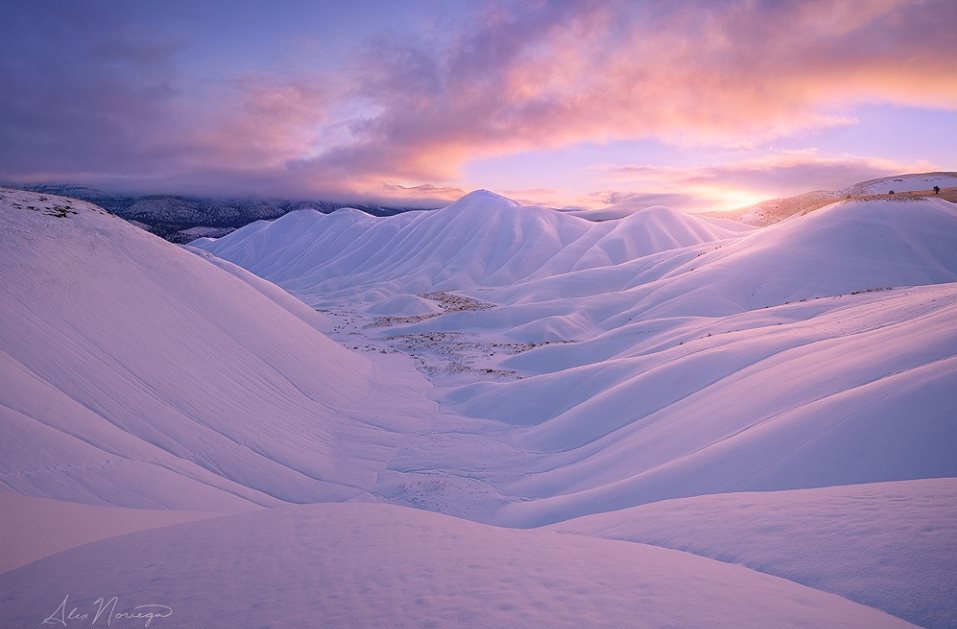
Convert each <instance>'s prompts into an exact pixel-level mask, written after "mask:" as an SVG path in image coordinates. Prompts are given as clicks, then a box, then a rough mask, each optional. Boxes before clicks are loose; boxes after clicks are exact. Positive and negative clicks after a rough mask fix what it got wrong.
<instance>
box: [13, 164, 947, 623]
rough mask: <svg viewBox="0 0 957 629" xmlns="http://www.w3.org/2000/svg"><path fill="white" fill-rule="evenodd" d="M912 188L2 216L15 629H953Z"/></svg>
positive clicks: (932, 365) (917, 198) (933, 202)
mask: <svg viewBox="0 0 957 629" xmlns="http://www.w3.org/2000/svg"><path fill="white" fill-rule="evenodd" d="M917 177H918V176H911V177H910V179H913V181H914V183H913V185H910V186H909V185H908V184H907V182H906V181H905V180H904V179H896V180H894V182H892V183H893V185H896V186H897V187H898V193H900V192H908V193H909V194H907V195H904V194H897V195H893V196H891V195H886V194H883V193H884V192H885V191H884V190H883V187H886V186H885V184H887V183H888V182H886V181H882V182H867V185H864V184H862V185H861V188H860V189H859V190H855V191H854V192H853V194H852V193H851V192H848V193H847V194H846V195H844V198H840V199H836V200H835V202H833V203H831V204H829V205H825V206H823V207H820V208H814V209H813V211H811V210H808V209H807V208H804V209H797V210H793V212H791V215H790V216H788V217H786V218H784V220H775V221H774V222H772V221H769V220H767V221H763V222H762V221H752V222H759V223H762V224H763V223H769V224H767V226H763V227H757V226H755V225H749V224H745V223H742V222H736V221H733V220H730V219H729V218H720V217H714V216H701V215H692V214H686V213H682V212H678V211H675V210H671V209H669V208H667V207H663V206H653V207H649V208H646V209H643V210H640V211H637V212H634V213H630V214H628V215H626V216H623V217H621V218H617V219H613V220H602V221H590V220H586V219H584V218H582V217H580V216H577V215H573V214H570V213H565V212H559V211H556V210H553V209H550V208H545V207H534V206H523V205H521V204H519V203H517V202H515V201H512V200H509V199H507V198H504V197H501V196H498V195H495V194H493V193H490V192H486V191H476V192H473V193H471V194H469V195H466V196H465V197H463V198H462V199H460V200H459V201H457V202H455V203H453V204H451V205H449V206H448V207H445V208H443V209H440V210H435V211H409V212H404V213H401V214H398V215H395V216H388V217H374V216H370V215H369V214H366V213H363V212H360V211H358V210H352V209H341V210H337V211H335V212H332V213H330V214H323V213H321V212H318V211H315V210H308V209H307V210H298V211H293V212H290V213H288V214H286V215H284V216H282V217H281V218H278V219H276V220H273V221H259V222H256V223H252V224H249V225H246V226H245V227H242V228H240V229H238V230H236V231H234V232H232V233H230V234H228V235H226V236H223V237H222V238H219V239H209V238H203V239H199V240H197V241H194V242H193V243H191V244H190V245H189V246H186V247H180V246H176V245H172V244H170V243H168V242H165V241H163V240H161V239H159V238H157V237H155V236H152V235H150V234H148V233H146V232H144V231H142V230H140V229H138V228H136V227H134V226H133V225H131V224H129V223H126V222H124V221H123V220H121V219H119V218H117V217H115V216H111V215H109V214H107V213H106V212H104V211H103V210H102V209H100V208H98V207H97V206H95V205H92V204H89V203H86V202H83V201H77V200H72V199H67V198H63V197H57V196H52V195H41V194H38V193H32V192H26V191H19V190H9V189H0V223H2V224H0V258H2V262H0V277H2V280H0V291H2V298H0V312H2V315H0V320H2V322H3V325H2V326H0V361H2V365H0V378H2V387H0V422H2V429H3V436H4V438H3V439H2V440H0V501H2V504H3V508H2V509H0V534H2V537H3V539H4V540H5V541H4V557H3V563H2V565H0V570H3V572H0V627H5V626H6V625H7V624H9V625H10V626H12V627H28V626H30V627H32V626H39V625H40V624H42V623H44V622H46V624H59V623H61V616H59V615H58V614H60V611H58V610H59V607H58V606H62V607H63V608H64V611H63V614H64V615H65V614H67V613H68V612H69V611H70V608H73V607H76V608H77V609H78V612H77V613H78V614H82V613H87V612H88V611H89V610H91V609H93V610H94V613H95V610H96V609H97V605H96V604H95V601H96V599H97V598H98V597H107V598H109V597H111V596H116V597H117V601H118V602H117V605H118V607H117V609H122V610H131V609H134V608H135V607H136V606H137V605H150V606H153V607H144V608H142V609H141V610H140V611H143V610H147V611H152V612H155V613H156V614H157V615H156V617H154V618H150V619H148V620H149V621H150V622H148V623H147V626H151V627H266V626H269V627H293V626H297V627H353V626H363V627H368V626H395V627H423V626H435V627H447V626H468V627H493V626H494V627H533V626H539V627H565V626H567V627H572V626H576V627H580V626H595V627H598V626H608V627H626V626H627V627H665V626H677V627H885V626H886V627H892V626H893V627H896V626H901V627H903V626H912V625H918V626H928V627H955V626H957V604H955V602H954V601H955V600H957V544H955V540H957V456H955V452H957V450H955V446H957V421H955V420H957V205H955V204H954V203H953V202H952V201H951V200H947V199H948V198H952V195H953V191H954V186H955V184H957V176H955V175H954V174H953V173H943V174H939V175H938V174H932V175H921V176H919V177H920V179H919V180H918V179H917ZM937 184H939V185H940V187H941V188H944V189H945V190H944V194H943V195H942V196H939V195H935V194H933V193H932V192H928V190H927V189H928V188H930V187H931V186H932V185H937ZM848 196H850V197H852V198H846V197H848ZM792 209H793V208H792ZM805 210H806V211H805ZM64 597H66V598H64ZM131 613H132V612H131ZM91 617H92V616H91ZM51 618H52V620H51ZM64 618H65V616H64ZM66 620H68V619H66ZM85 622H86V623H87V624H89V619H87V620H86V621H85ZM100 622H101V623H103V622H104V621H103V620H102V619H101V621H100ZM137 623H138V624H137ZM62 624H63V625H68V626H74V624H75V625H76V626H80V622H79V621H77V622H76V623H73V624H70V623H69V622H66V621H65V622H63V623H62ZM143 624H144V620H143V619H142V617H140V618H139V619H138V620H135V621H134V620H133V619H131V618H128V617H121V618H118V619H116V620H114V625H113V626H117V625H119V626H143Z"/></svg>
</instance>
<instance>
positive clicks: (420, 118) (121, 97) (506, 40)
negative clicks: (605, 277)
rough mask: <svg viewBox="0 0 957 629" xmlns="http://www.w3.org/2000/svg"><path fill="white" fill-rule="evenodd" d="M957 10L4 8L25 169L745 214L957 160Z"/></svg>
mask: <svg viewBox="0 0 957 629" xmlns="http://www.w3.org/2000/svg"><path fill="white" fill-rule="evenodd" d="M954 32H957V2H955V1H954V0H821V1H817V0H802V1H793V2H789V1H776V0H701V1H693V0H689V1H680V0H652V1H643V0H623V1H616V0H608V1H602V2H597V1H596V2H591V1H588V0H579V1H567V2H566V1H554V2H552V1H545V0H520V1H514V2H510V1H495V2H481V1H478V0H474V1H463V2H456V1H454V0H444V1H438V0H404V1H402V2H396V1H394V0H390V1H366V0H351V1H348V2H336V1H333V0H326V1H322V2H315V1H301V2H294V1H262V2H259V1H244V0H231V1H228V2H226V1H222V2H220V1H215V0H208V1H204V2H187V1H180V0H166V1H164V2H126V1H115V2H105V1H99V0H87V1H83V2H80V1H74V2H69V1H66V2H59V1H53V0H23V1H20V0H5V1H4V2H2V3H0V86H2V91H0V181H6V182H14V183H37V182H45V183H50V182H57V183H74V184H82V185H88V186H92V187H97V188H100V189H103V190H106V191H122V192H133V193H169V194H201V195H208V196H225V197H240V196H259V197H267V198H290V199H300V198H317V199H318V198H323V199H330V200H343V201H356V202H358V201H372V202H379V203H391V204H404V205H417V206H433V207H435V206H440V205H443V204H445V203H447V202H449V201H451V200H454V199H455V198H457V197H459V196H461V195H462V194H463V193H464V192H467V191H470V190H473V189H476V188H485V189H488V190H492V191H494V192H497V193H499V194H503V195H506V196H509V197H512V198H515V199H518V200H520V201H523V202H526V203H534V204H543V205H551V206H555V207H585V208H604V207H609V206H614V207H644V206H647V205H653V204H664V205H669V206H671V207H674V208H676V209H682V210H688V211H706V210H725V209H733V208H736V207H742V206H746V205H748V204H751V203H754V202H757V201H760V200H763V199H768V198H775V197H783V196H789V195H793V194H798V193H802V192H807V191H811V190H819V189H827V190H834V189H840V188H844V187H846V186H849V185H851V184H853V183H856V182H859V181H864V180H867V179H873V178H877V177H882V176H888V175H892V174H899V173H905V172H926V171H937V170H945V171H947V170H949V171H954V170H957V150H955V149H954V147H955V146H957V63H955V61H954V60H955V59H957V37H955V36H954Z"/></svg>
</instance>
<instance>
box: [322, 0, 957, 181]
mask: <svg viewBox="0 0 957 629" xmlns="http://www.w3.org/2000/svg"><path fill="white" fill-rule="evenodd" d="M529 7H530V8H529ZM955 23H957V4H955V3H952V2H950V1H949V0H943V1H929V2H924V3H921V5H920V6H919V7H915V5H914V4H913V3H911V2H903V1H882V2H860V1H852V0H846V1H843V2H840V1H837V2H833V1H827V2H773V3H772V2H739V1H725V2H697V3H682V4H680V5H677V4H674V3H665V2H651V3H642V4H640V5H639V4H637V3H628V2H623V3H545V2H539V3H535V4H531V5H523V8H522V9H520V10H517V11H508V12H506V11H503V10H501V9H498V10H491V11H488V12H486V13H484V14H483V15H481V16H480V19H478V20H476V21H475V22H474V23H469V24H467V25H466V26H465V27H463V29H462V30H461V31H460V32H458V33H456V35H455V36H454V37H452V38H451V43H449V44H447V45H445V46H432V42H429V43H426V44H415V43H399V42H392V43H391V44H390V45H389V46H390V47H387V48H385V49H383V48H381V47H380V48H379V49H378V50H377V54H376V55H375V57H374V59H372V60H367V61H366V62H365V63H363V64H362V65H361V66H360V67H359V68H358V69H357V73H358V74H357V80H358V81H359V82H360V84H361V85H362V86H363V87H362V88H361V89H360V90H359V93H358V95H359V96H361V98H362V99H363V100H364V101H365V102H367V103H371V104H372V109H373V110H374V111H375V112H376V113H375V114H374V115H371V116H369V117H367V118H364V119H362V120H361V121H356V122H355V123H354V125H353V127H352V130H353V140H354V141H352V142H350V143H349V144H348V145H343V146H338V147H331V148H329V149H328V150H327V151H326V152H325V153H324V154H323V155H322V156H321V157H320V158H319V159H318V160H316V162H315V163H316V166H317V167H320V168H323V169H328V168H332V169H340V170H341V171H342V172H348V173H353V174H356V173H359V174H365V175H369V176H372V177H377V176H378V177H381V176H386V175H393V176H395V175H398V176H402V177H406V178H410V179H415V178H418V179H424V180H454V179H455V178H456V177H458V176H459V168H460V166H461V165H462V164H463V163H465V162H466V161H468V160H470V159H473V158H476V157H481V156H488V155H496V154H504V153H508V152H512V151H518V150H525V149H529V148H535V149H542V148H549V147H561V146H566V145H569V144H573V143H575V142H579V141H583V140H589V141H595V140H598V141H604V140H615V139H633V138H640V137H657V138H662V139H665V140H666V141H668V142H672V143H677V144H685V145H696V144H697V145H701V144H704V145H723V146H727V145H732V146H750V145H753V144H755V143H757V142H760V141H764V140H767V139H769V138H775V137H781V136H791V135H794V134H796V133H800V132H802V131H806V130H810V129H817V128H821V127H826V126H833V125H842V124H851V123H853V118H852V117H851V116H849V115H848V112H849V109H848V108H849V107H850V106H852V105H853V104H855V103H860V102H891V103H901V104H911V105H922V106H936V107H949V108H953V107H957V76H955V75H957V71H955V69H954V64H953V63H952V60H953V58H955V55H957V38H954V37H953V36H952V29H951V27H952V25H953V24H955Z"/></svg>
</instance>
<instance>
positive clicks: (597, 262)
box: [194, 190, 739, 305]
mask: <svg viewBox="0 0 957 629" xmlns="http://www.w3.org/2000/svg"><path fill="white" fill-rule="evenodd" d="M738 234H739V232H736V231H734V230H730V229H727V228H724V227H721V226H719V225H717V224H716V223H714V222H710V221H708V220H706V219H699V218H696V217H694V216H691V215H687V214H683V213H680V212H675V211H673V210H669V209H668V208H664V207H652V208H648V209H647V210H644V211H642V212H638V213H636V214H633V215H632V216H630V217H628V218H626V219H623V220H620V221H609V222H604V223H597V224H596V223H592V222H590V221H585V220H582V219H578V218H575V217H572V216H568V215H567V214H562V213H560V212H555V211H553V210H549V209H546V208H537V207H522V206H519V205H518V204H517V203H515V202H514V201H511V200H509V199H505V198H504V197H500V196H498V195H495V194H492V193H490V192H487V191H484V190H479V191H476V192H473V193H471V194H469V195H467V196H465V197H463V198H462V199H461V200H459V201H457V202H455V203H453V204H452V205H450V206H448V207H446V208H444V209H442V210H437V211H433V212H409V213H405V214H401V215H399V216H394V217H389V218H386V219H383V220H376V219H374V218H372V217H370V216H368V215H366V214H363V213H361V212H358V211H355V210H348V209H345V210H339V211H337V212H333V213H332V214H330V215H323V214H320V213H318V212H310V211H302V212H294V213H291V214H289V215H287V216H284V217H283V218H282V219H279V220H277V221H273V222H259V223H256V224H253V225H249V226H247V227H245V228H243V229H241V230H238V231H237V232H235V233H233V234H230V235H229V236H227V237H224V238H221V239H219V240H203V241H200V242H197V243H194V244H195V245H196V246H198V247H201V248H203V249H206V250H208V251H210V252H212V253H214V254H216V255H217V256H219V257H221V258H224V259H227V260H230V261H232V262H235V263H236V264H239V265H240V266H243V267H244V268H247V269H249V270H251V271H253V272H254V273H256V274H258V275H261V276H263V277H266V278H269V279H271V280H273V281H276V282H279V283H281V284H282V285H283V286H285V287H287V288H288V289H290V290H293V291H294V292H295V293H296V294H297V295H299V296H300V297H302V298H304V299H306V301H307V302H309V303H312V304H314V305H319V304H329V303H336V302H340V301H342V300H344V299H349V300H358V301H378V300H379V299H382V298H384V297H389V296H392V295H394V294H399V293H411V294H415V293H424V292H429V291H436V290H447V289H456V290H461V289H466V288H473V287H477V286H511V285H513V284H515V283H516V282H519V281H524V280H528V279H534V278H541V277H552V276H555V275H557V274H562V273H567V272H570V271H580V270H584V269H590V268H595V267H599V266H609V265H614V264H620V263H623V262H627V261H629V260H633V259H635V258H639V257H642V256H645V255H647V254H650V253H654V252H657V251H660V250H663V249H674V248H675V247H683V246H688V245H696V244H700V243H706V242H713V241H716V240H721V239H725V238H728V237H731V236H736V235H738Z"/></svg>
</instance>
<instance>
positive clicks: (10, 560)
mask: <svg viewBox="0 0 957 629" xmlns="http://www.w3.org/2000/svg"><path fill="white" fill-rule="evenodd" d="M221 515H223V514H222V513H213V512H203V511H170V510H159V509H123V508H119V507H94V506H91V505H85V504H79V503H75V502H63V501H59V500H50V499H49V498H34V497H31V496H19V495H16V494H11V493H9V492H5V491H3V492H0V539H3V542H4V546H3V554H2V555H0V572H7V571H9V570H13V569H14V568H19V567H20V566H24V565H26V564H28V563H31V562H33V561H36V560H37V559H42V558H43V557H48V556H50V555H55V554H57V553H59V552H61V551H64V550H67V549H70V548H74V547H76V546H81V545H83V544H87V543H89V542H95V541H99V540H101V539H106V538H109V537H116V536H117V535H124V534H126V533H132V532H134V531H142V530H144V529H152V528H158V527H161V526H170V525H173V524H180V523H182V522H191V521H194V520H203V519H206V518H211V517H218V516H221Z"/></svg>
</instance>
